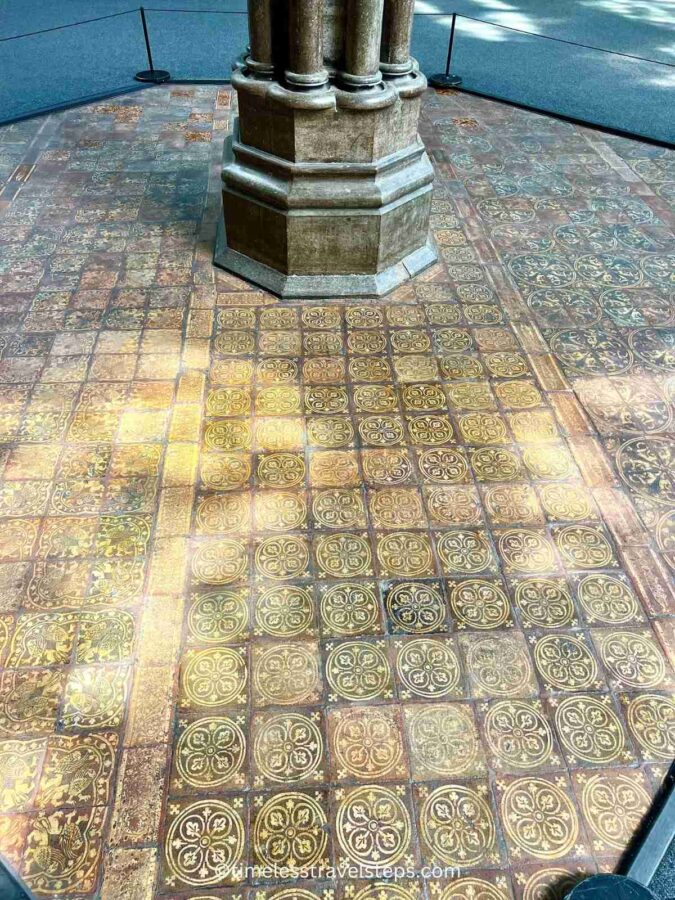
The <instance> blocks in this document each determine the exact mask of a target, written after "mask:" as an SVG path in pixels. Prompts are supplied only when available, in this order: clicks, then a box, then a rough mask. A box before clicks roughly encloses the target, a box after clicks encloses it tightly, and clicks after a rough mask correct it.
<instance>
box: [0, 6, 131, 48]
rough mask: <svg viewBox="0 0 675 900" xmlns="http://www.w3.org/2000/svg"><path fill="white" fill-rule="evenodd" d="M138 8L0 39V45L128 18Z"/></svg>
mask: <svg viewBox="0 0 675 900" xmlns="http://www.w3.org/2000/svg"><path fill="white" fill-rule="evenodd" d="M137 12H138V7H137V6H136V7H134V8H133V9H125V10H122V12H116V13H109V14H108V15H107V16H97V17H96V18H95V19H82V21H81V22H68V23H66V24H65V25H54V26H53V27H52V28H41V29H40V31H27V32H26V33H25V34H13V35H11V36H10V37H4V38H0V43H2V42H4V41H18V40H19V38H27V37H35V35H36V34H49V32H50V31H61V30H62V29H63V28H75V26H76V25H89V24H91V22H103V20H104V19H116V18H117V17H118V16H128V15H129V14H130V13H137Z"/></svg>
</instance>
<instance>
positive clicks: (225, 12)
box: [145, 6, 248, 16]
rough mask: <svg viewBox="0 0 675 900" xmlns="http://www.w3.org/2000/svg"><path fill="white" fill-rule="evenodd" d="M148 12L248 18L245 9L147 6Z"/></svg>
mask: <svg viewBox="0 0 675 900" xmlns="http://www.w3.org/2000/svg"><path fill="white" fill-rule="evenodd" d="M145 11H146V12H164V13H215V14H216V15H218V16H247V15H248V10H245V9H169V8H168V7H162V6H146V7H145Z"/></svg>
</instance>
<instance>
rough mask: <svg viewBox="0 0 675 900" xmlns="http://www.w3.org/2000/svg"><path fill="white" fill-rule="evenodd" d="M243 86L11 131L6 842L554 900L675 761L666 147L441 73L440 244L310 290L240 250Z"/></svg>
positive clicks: (238, 873)
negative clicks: (221, 208) (16, 173)
mask: <svg viewBox="0 0 675 900" xmlns="http://www.w3.org/2000/svg"><path fill="white" fill-rule="evenodd" d="M231 107H232V95H231V91H230V90H229V89H227V88H217V87H210V86H199V87H193V86H181V87H179V86H173V87H160V88H155V89H153V90H151V91H147V92H144V93H141V94H134V95H132V96H129V97H124V98H120V99H118V100H110V101H106V102H104V103H100V104H94V105H92V106H89V107H82V108H79V109H75V110H71V111H68V112H64V113H61V114H59V115H56V116H53V117H50V118H49V119H47V120H44V128H42V127H41V126H40V128H41V130H40V134H39V148H38V150H39V152H37V153H35V152H34V149H35V146H36V145H32V144H31V142H33V140H34V138H35V137H36V134H37V128H38V126H36V125H35V123H32V124H31V123H26V124H25V125H21V126H11V127H10V128H8V129H3V136H1V137H0V178H3V179H7V178H9V176H10V175H11V172H12V171H13V170H14V168H15V167H16V166H17V165H22V166H23V169H22V171H23V170H24V169H25V172H26V173H28V177H26V178H24V179H23V180H22V182H21V187H20V190H12V191H10V192H5V193H3V194H2V196H1V197H0V293H1V294H2V299H0V331H1V335H0V526H1V527H0V666H1V667H2V669H1V671H0V786H1V788H2V789H1V790H0V851H1V852H2V853H3V854H4V856H5V857H6V858H7V859H8V860H9V861H10V862H11V863H12V864H13V865H14V866H16V868H17V869H18V871H19V872H20V873H21V875H22V877H23V878H24V879H25V880H26V882H27V883H28V884H29V886H30V887H31V888H32V890H33V891H34V892H35V893H36V895H38V896H53V897H63V898H65V900H68V898H73V900H75V898H77V900H94V898H98V897H102V898H105V900H110V898H113V900H116V898H118V897H120V898H121V897H122V896H123V893H121V892H120V891H121V889H120V884H121V883H122V882H124V883H129V884H133V885H134V890H135V892H136V893H135V894H134V900H151V898H153V897H155V896H156V897H158V898H164V900H187V898H189V897H193V896H195V897H196V896H197V895H199V896H200V897H202V896H203V897H206V896H208V897H209V898H211V897H213V898H216V900H225V898H228V900H235V898H236V900H244V898H248V900H251V898H253V897H255V898H256V900H297V898H302V900H420V898H422V897H425V896H433V897H439V898H440V900H469V898H475V897H478V896H480V897H481V898H485V900H535V898H537V900H558V898H562V896H564V893H565V891H566V890H567V889H568V888H569V887H570V886H571V885H572V884H574V883H575V882H576V881H577V880H579V879H580V878H582V877H584V876H585V875H586V874H588V873H591V872H594V871H597V870H601V871H608V870H611V869H612V868H614V867H615V866H616V864H617V861H618V859H619V857H620V854H621V851H622V849H623V848H624V847H625V845H626V844H627V842H628V841H629V840H630V838H631V835H632V834H633V833H634V831H635V829H636V828H637V827H638V825H639V822H640V820H641V817H642V815H643V814H644V811H645V810H646V809H647V808H648V806H649V804H650V802H651V798H652V797H653V795H654V793H655V792H656V791H657V790H658V787H659V784H660V782H661V780H662V779H663V777H664V775H665V772H666V767H667V765H668V764H669V763H670V761H671V760H672V758H673V755H674V754H675V706H674V705H673V700H672V687H673V662H674V648H673V635H674V632H673V620H672V617H673V614H674V611H675V589H674V588H673V581H672V578H673V567H674V565H675V562H674V560H675V544H674V539H673V524H674V522H675V518H674V515H675V493H674V492H673V478H672V470H673V461H674V460H675V444H674V443H673V405H672V404H673V399H674V397H675V394H674V391H673V377H674V376H673V373H674V372H675V358H674V356H673V354H674V343H673V325H674V324H675V307H674V306H673V302H672V252H673V241H674V238H673V224H674V220H673V215H672V207H671V204H672V196H673V194H672V159H671V157H670V155H669V154H668V152H667V151H666V150H663V149H661V148H656V147H652V146H649V145H646V144H641V143H639V142H637V141H627V140H625V139H621V138H618V137H611V136H603V135H601V134H600V133H599V132H592V133H591V132H588V131H584V130H581V129H578V128H576V127H574V126H572V125H569V124H566V123H562V122H559V121H555V120H551V119H547V118H546V117H544V116H536V115H533V114H531V113H528V112H526V111H522V110H516V109H512V108H509V107H507V106H504V105H500V104H495V103H490V102H489V101H487V100H482V99H479V98H475V97H470V96H468V95H464V94H460V93H453V92H444V93H431V92H430V93H429V94H428V95H427V97H426V98H425V101H424V105H423V113H422V118H421V126H420V127H421V132H422V136H423V139H424V141H425V143H426V145H427V147H428V150H429V153H430V155H431V157H432V159H433V161H434V163H435V165H436V173H437V179H436V186H435V195H434V200H433V206H432V219H431V224H432V231H433V234H434V237H435V240H436V244H437V246H438V249H439V262H438V264H437V265H435V266H434V267H432V268H431V269H430V270H429V271H427V272H425V273H423V274H422V275H421V276H419V277H418V278H417V279H415V280H414V281H413V282H411V283H409V284H406V285H404V286H403V287H401V288H400V289H399V290H397V291H396V292H395V293H394V294H392V295H390V296H388V297H386V298H383V299H382V300H380V301H371V300H349V301H336V300H334V299H333V298H330V297H326V298H323V299H321V300H315V301H307V302H305V303H280V302H278V301H277V300H276V299H275V298H273V297H271V296H270V295H267V294H265V293H264V292H261V291H258V290H256V289H254V288H252V287H251V286H250V285H248V284H245V283H244V282H242V281H240V280H239V279H237V278H234V277H232V276H230V275H227V274H226V273H224V272H221V271H218V270H214V269H213V267H212V265H211V253H210V249H209V248H210V246H211V242H212V239H213V232H214V225H215V220H216V217H217V215H218V212H217V210H218V203H219V197H218V193H219V184H218V168H219V165H220V156H221V151H222V140H223V138H224V136H225V134H226V133H227V131H228V130H229V127H230V118H231V114H232V109H231ZM36 121H37V120H36ZM40 121H41V122H42V121H43V120H40ZM23 160H25V162H22V161H23ZM8 184H9V186H10V187H12V182H11V179H10V181H9V182H8ZM10 193H11V197H10V196H9V194H10ZM433 866H439V867H441V868H442V869H443V872H442V873H441V874H439V873H438V871H437V870H434V872H435V874H433V877H432V876H431V875H430V874H429V872H430V868H429V867H433ZM340 867H341V868H340ZM391 867H398V868H399V869H400V872H399V877H397V878H394V877H393V875H392V871H391ZM401 872H402V873H403V874H401ZM298 874H300V876H301V877H300V880H299V881H298V880H297V875H298ZM124 896H126V895H125V894H124Z"/></svg>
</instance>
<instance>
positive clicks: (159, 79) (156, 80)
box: [134, 6, 171, 84]
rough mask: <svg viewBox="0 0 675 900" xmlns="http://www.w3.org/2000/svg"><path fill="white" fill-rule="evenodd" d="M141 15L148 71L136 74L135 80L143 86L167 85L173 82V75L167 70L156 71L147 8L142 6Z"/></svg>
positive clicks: (144, 70)
mask: <svg viewBox="0 0 675 900" xmlns="http://www.w3.org/2000/svg"><path fill="white" fill-rule="evenodd" d="M139 12H140V14H141V25H142V27H143V40H144V41H145V52H146V53H147V56H148V66H149V68H148V69H143V71H142V72H136V74H135V75H134V79H135V80H136V81H140V82H142V83H143V84H166V82H167V81H170V80H171V73H170V72H167V70H166V69H156V68H155V64H154V63H153V61H152V47H151V46H150V32H149V31H148V20H147V18H146V16H145V8H144V7H143V6H141V8H140V9H139Z"/></svg>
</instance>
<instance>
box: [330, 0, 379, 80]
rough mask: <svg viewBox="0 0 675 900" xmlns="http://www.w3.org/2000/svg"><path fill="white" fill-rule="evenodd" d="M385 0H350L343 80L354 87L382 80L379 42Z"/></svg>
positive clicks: (341, 76) (341, 78) (341, 77)
mask: <svg viewBox="0 0 675 900" xmlns="http://www.w3.org/2000/svg"><path fill="white" fill-rule="evenodd" d="M383 6H384V0H348V2H347V29H346V31H347V34H346V40H345V69H344V72H342V73H341V75H340V80H341V81H342V83H343V84H344V86H345V87H347V88H350V89H351V90H359V89H363V88H370V87H373V86H375V85H377V84H379V83H380V81H381V80H382V73H381V72H380V44H381V40H382V11H383Z"/></svg>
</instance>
